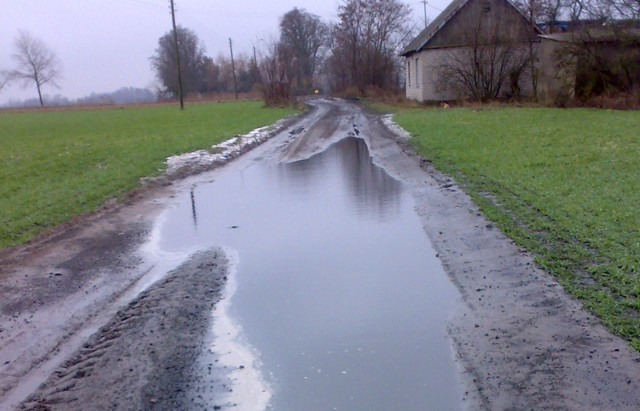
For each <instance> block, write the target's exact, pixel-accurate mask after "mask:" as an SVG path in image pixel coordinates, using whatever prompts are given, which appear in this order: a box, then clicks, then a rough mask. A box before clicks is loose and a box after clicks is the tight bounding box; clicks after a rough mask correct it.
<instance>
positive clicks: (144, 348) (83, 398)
mask: <svg viewBox="0 0 640 411" xmlns="http://www.w3.org/2000/svg"><path fill="white" fill-rule="evenodd" d="M226 275H227V260H226V257H225V256H224V254H223V252H222V251H221V250H219V249H211V250H207V251H201V252H199V253H196V254H194V255H193V256H192V257H191V258H190V259H189V260H188V261H187V262H185V263H184V264H182V265H181V266H180V267H178V268H177V269H175V270H173V271H171V272H170V273H169V274H168V275H167V276H166V277H165V278H164V279H163V280H162V281H160V282H159V283H158V284H155V285H154V286H152V287H151V288H150V289H148V290H146V291H145V292H143V293H141V294H140V295H139V296H138V297H137V298H136V299H135V300H134V301H132V302H131V303H130V304H129V305H127V306H126V307H124V308H122V309H121V310H120V311H118V313H117V314H116V315H115V317H114V318H113V319H112V320H111V321H110V322H109V323H108V324H107V325H105V326H104V327H102V328H101V329H100V330H99V331H98V332H97V333H96V334H94V335H93V336H92V337H91V338H89V340H88V341H87V342H86V343H85V344H84V345H83V347H82V348H81V349H80V350H79V351H78V352H77V353H76V354H75V355H74V356H73V357H72V358H71V359H69V360H67V361H66V362H65V363H63V364H62V365H61V366H60V367H59V368H58V369H57V370H56V371H55V372H54V373H53V374H52V376H51V377H49V379H48V380H47V381H46V382H45V383H44V384H42V385H41V387H40V388H39V389H38V390H37V391H36V392H35V393H33V394H32V395H31V396H30V397H29V398H28V399H27V400H26V401H25V402H24V403H23V404H22V405H21V406H20V409H26V410H38V411H44V410H52V411H53V410H86V409H101V410H113V409H117V410H172V409H176V410H177V409H185V408H189V407H188V406H186V405H187V404H186V403H187V402H188V401H189V400H190V398H188V395H187V393H188V392H190V391H192V389H193V387H194V386H195V387H198V388H199V389H200V388H201V387H210V388H211V389H212V390H213V384H203V382H202V381H197V380H198V379H200V378H202V377H199V376H198V375H200V374H198V373H196V372H193V369H194V367H196V365H197V358H198V356H199V355H200V354H201V353H202V351H203V350H204V347H205V343H206V341H205V340H206V337H207V333H208V331H209V329H210V327H211V324H212V321H211V312H212V310H213V309H214V307H215V304H216V303H217V302H218V301H219V300H220V297H221V293H222V289H223V286H224V284H225V280H226Z"/></svg>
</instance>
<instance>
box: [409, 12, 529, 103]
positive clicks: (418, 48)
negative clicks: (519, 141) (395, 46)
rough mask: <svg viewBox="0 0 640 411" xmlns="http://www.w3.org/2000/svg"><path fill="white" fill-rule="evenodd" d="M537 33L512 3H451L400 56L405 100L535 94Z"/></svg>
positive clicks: (443, 99) (442, 99)
mask: <svg viewBox="0 0 640 411" xmlns="http://www.w3.org/2000/svg"><path fill="white" fill-rule="evenodd" d="M539 34H541V31H540V30H539V28H538V27H537V26H535V25H533V24H531V23H530V22H529V20H528V19H527V18H526V17H525V16H524V15H523V14H522V13H521V12H520V11H519V10H518V9H517V8H516V7H515V6H514V5H513V4H512V3H511V2H510V1H509V0H453V2H452V3H451V4H450V5H449V6H448V7H447V8H446V9H445V10H444V11H443V12H442V13H441V14H440V15H439V16H438V17H436V19H435V20H433V22H432V23H431V24H429V25H428V26H427V28H425V30H423V31H422V32H421V33H420V34H419V35H418V36H417V37H416V38H415V39H414V40H413V41H412V42H411V43H410V44H409V45H408V46H407V47H406V48H405V49H404V50H403V51H402V53H401V55H402V56H404V57H405V64H406V94H407V98H409V99H413V100H418V101H447V100H456V99H460V98H464V97H473V98H477V99H481V100H482V99H490V98H496V97H505V96H512V95H520V96H528V95H531V94H532V90H533V82H532V75H533V74H534V73H533V68H532V65H531V63H532V61H535V58H534V57H535V56H536V55H537V51H538V50H537V49H538V45H539V41H540V39H539V38H538V35H539Z"/></svg>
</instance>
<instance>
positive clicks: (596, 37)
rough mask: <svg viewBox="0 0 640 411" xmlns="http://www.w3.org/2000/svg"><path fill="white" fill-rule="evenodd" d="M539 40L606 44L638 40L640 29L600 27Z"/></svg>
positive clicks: (545, 36) (551, 35)
mask: <svg viewBox="0 0 640 411" xmlns="http://www.w3.org/2000/svg"><path fill="white" fill-rule="evenodd" d="M540 38H542V39H545V40H552V41H560V42H566V43H575V42H608V41H620V39H625V40H632V39H633V40H636V41H638V40H640V29H622V30H614V29H611V28H606V27H601V28H597V29H591V30H586V31H573V32H566V33H553V34H544V35H542V36H540Z"/></svg>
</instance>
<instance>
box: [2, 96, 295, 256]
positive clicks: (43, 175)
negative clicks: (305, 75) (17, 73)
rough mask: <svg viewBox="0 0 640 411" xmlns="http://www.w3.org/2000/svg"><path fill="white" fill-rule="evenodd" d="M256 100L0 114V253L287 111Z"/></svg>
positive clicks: (91, 210) (95, 207) (271, 120)
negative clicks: (177, 158)
mask: <svg viewBox="0 0 640 411" xmlns="http://www.w3.org/2000/svg"><path fill="white" fill-rule="evenodd" d="M292 112H293V111H292V110H289V109H273V108H262V103H260V102H240V103H224V104H203V105H192V106H189V107H188V108H187V109H186V110H185V111H182V112H181V111H179V110H178V109H177V108H176V107H173V106H151V107H131V108H124V109H96V110H79V111H53V112H37V111H36V112H24V113H0V130H1V132H0V249H1V248H5V247H9V246H13V245H17V244H21V243H24V242H26V241H28V240H29V239H31V238H33V237H34V236H35V235H37V234H39V233H41V232H42V231H44V230H47V229H50V228H52V227H54V226H56V225H59V224H61V223H64V222H66V221H69V220H70V219H71V218H73V217H74V216H76V215H79V214H82V213H87V212H93V211H95V210H97V209H98V208H99V207H100V206H101V205H102V204H104V202H105V201H106V200H108V199H110V198H113V197H118V196H121V195H122V194H124V193H127V192H129V191H131V190H133V189H135V188H136V187H137V186H138V185H139V184H140V178H141V177H146V176H153V175H158V174H159V173H160V170H164V169H165V163H164V161H165V159H166V157H168V156H171V155H174V154H180V153H185V152H190V151H194V150H197V149H207V148H210V147H211V146H212V145H213V144H216V143H219V142H221V141H223V140H225V139H227V138H230V137H231V136H234V135H236V134H239V133H245V132H248V131H250V130H252V129H254V128H257V127H260V126H264V125H268V124H271V123H273V122H274V121H276V120H277V119H278V118H281V117H284V116H285V115H287V114H290V113H292Z"/></svg>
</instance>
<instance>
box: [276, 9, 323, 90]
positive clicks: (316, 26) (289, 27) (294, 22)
mask: <svg viewBox="0 0 640 411" xmlns="http://www.w3.org/2000/svg"><path fill="white" fill-rule="evenodd" d="M327 34H328V27H327V25H326V24H324V23H323V22H322V20H320V17H318V16H315V15H313V14H310V13H308V12H306V11H305V10H302V9H298V8H294V9H293V10H291V11H289V12H288V13H286V14H285V15H284V16H282V18H281V19H280V47H281V48H282V52H283V53H284V55H285V59H286V60H287V61H288V65H289V70H288V71H289V76H290V78H291V81H292V89H293V92H294V93H295V94H303V93H308V92H310V91H311V89H312V85H313V84H312V83H313V76H314V74H315V73H316V69H317V67H318V65H319V62H320V60H321V58H322V55H321V50H322V48H323V46H324V45H325V44H326V42H327Z"/></svg>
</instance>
